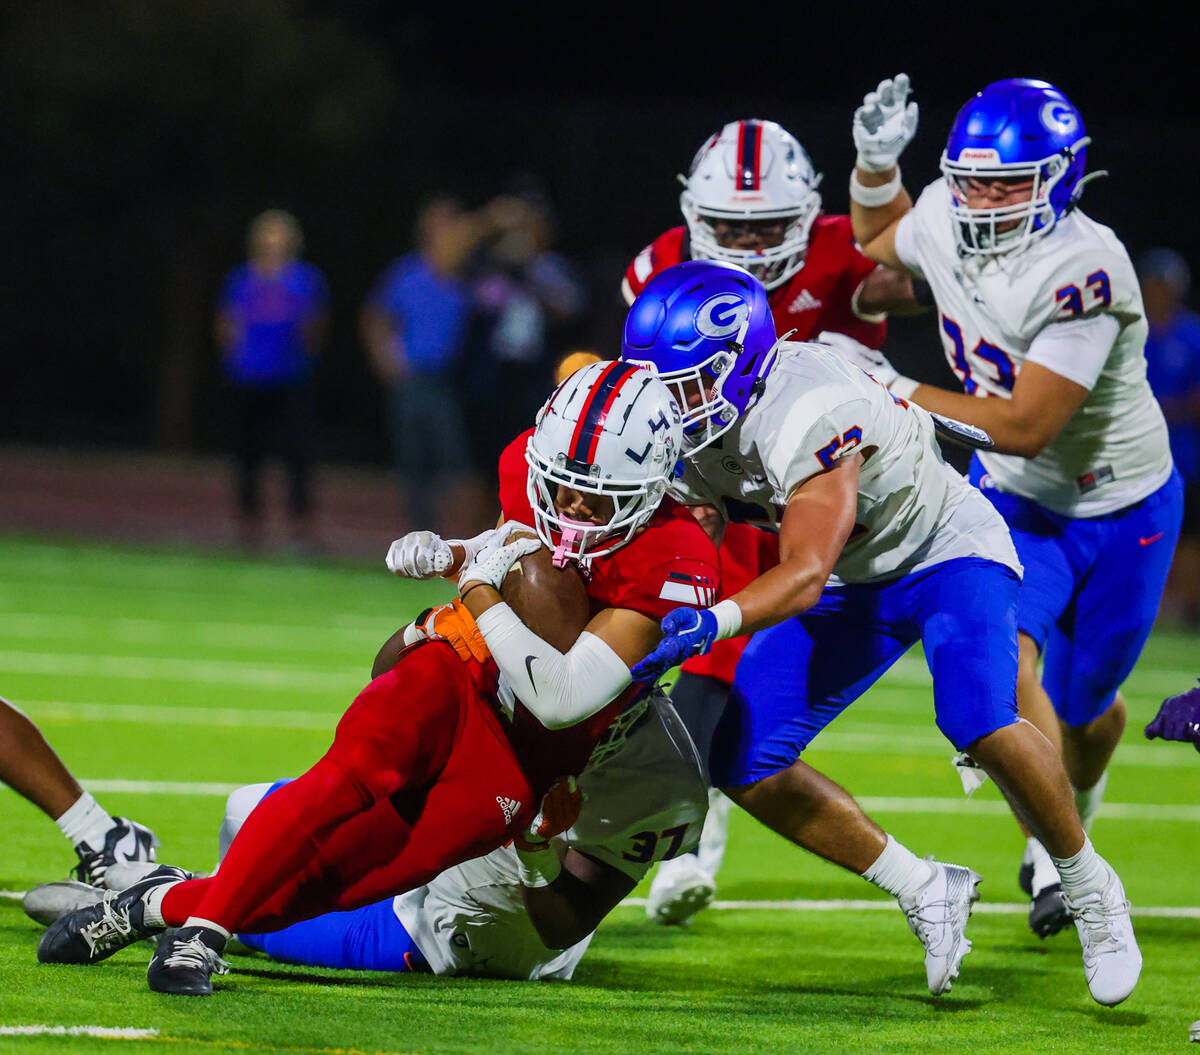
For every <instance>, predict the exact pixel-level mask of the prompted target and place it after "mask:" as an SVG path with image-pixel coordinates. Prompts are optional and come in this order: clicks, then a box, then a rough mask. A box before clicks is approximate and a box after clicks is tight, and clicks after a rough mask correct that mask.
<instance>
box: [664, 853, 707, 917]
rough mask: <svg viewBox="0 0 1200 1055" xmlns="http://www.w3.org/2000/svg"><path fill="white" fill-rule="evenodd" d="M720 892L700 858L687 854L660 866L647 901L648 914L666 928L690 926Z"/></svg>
mask: <svg viewBox="0 0 1200 1055" xmlns="http://www.w3.org/2000/svg"><path fill="white" fill-rule="evenodd" d="M716 892H717V884H716V883H715V882H714V881H713V878H712V876H710V875H709V874H708V873H707V872H706V871H705V870H704V869H703V868H701V867H700V862H699V861H698V860H697V858H696V855H695V854H683V855H682V856H680V857H675V858H673V859H671V860H670V861H662V862H660V863H659V866H658V871H657V872H656V873H655V876H654V881H653V882H652V883H651V884H650V896H649V897H648V898H647V899H646V915H647V916H648V917H649V918H650V919H652V920H653V921H654V922H655V923H661V924H663V925H664V926H671V925H675V926H679V925H680V924H686V923H688V922H690V921H691V918H692V917H693V916H694V915H695V914H696V913H697V912H699V911H700V910H701V909H703V908H707V907H708V905H709V904H711V903H712V899H713V897H714V896H715V895H716Z"/></svg>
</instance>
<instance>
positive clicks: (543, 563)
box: [371, 533, 590, 678]
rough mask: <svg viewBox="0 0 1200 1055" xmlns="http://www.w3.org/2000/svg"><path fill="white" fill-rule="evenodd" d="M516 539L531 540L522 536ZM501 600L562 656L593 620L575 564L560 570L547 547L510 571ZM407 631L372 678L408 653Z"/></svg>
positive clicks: (397, 636)
mask: <svg viewBox="0 0 1200 1055" xmlns="http://www.w3.org/2000/svg"><path fill="white" fill-rule="evenodd" d="M513 537H514V538H521V537H531V536H526V535H524V533H519V534H516V535H514V536H513ZM500 596H501V597H503V598H504V600H505V601H507V602H508V604H509V605H510V606H511V607H512V610H513V611H514V612H516V613H517V618H518V619H520V620H521V622H523V623H524V624H525V625H526V626H527V627H529V629H530V630H532V631H533V632H534V633H535V634H537V636H538V637H540V638H541V639H542V640H543V641H546V642H548V643H549V644H551V645H553V646H554V647H555V648H556V649H558V650H559V651H560V652H566V651H567V649H569V648H570V647H571V646H572V645H573V644H575V639H576V638H577V637H579V632H580V631H581V630H582V629H583V628H584V627H585V626H587V621H588V618H589V616H590V607H589V605H588V596H587V591H586V590H585V589H584V585H583V578H582V577H581V576H580V574H579V571H578V570H577V569H576V567H575V565H574V564H568V565H567V566H566V567H565V568H556V567H555V566H554V561H553V560H552V558H551V555H550V551H549V550H548V549H547V548H546V547H545V546H541V547H539V548H538V549H536V550H534V551H533V552H532V553H530V554H528V555H526V556H524V557H522V558H521V559H520V560H519V561H518V562H517V563H516V564H514V565H513V566H512V568H511V569H509V572H508V575H506V576H505V578H504V582H502V583H501V584H500ZM407 627H408V624H407V623H405V625H404V626H402V627H400V629H399V630H397V631H396V632H395V633H394V634H393V635H392V636H391V637H389V638H388V639H387V641H385V642H384V644H383V647H382V648H381V649H380V650H379V652H378V654H377V655H376V657H375V662H374V664H373V665H372V667H371V677H372V678H377V677H379V675H381V674H383V673H385V672H387V671H389V670H391V669H392V666H393V665H394V664H395V662H396V657H397V656H399V655H400V653H401V651H402V650H403V649H404V631H405V629H407Z"/></svg>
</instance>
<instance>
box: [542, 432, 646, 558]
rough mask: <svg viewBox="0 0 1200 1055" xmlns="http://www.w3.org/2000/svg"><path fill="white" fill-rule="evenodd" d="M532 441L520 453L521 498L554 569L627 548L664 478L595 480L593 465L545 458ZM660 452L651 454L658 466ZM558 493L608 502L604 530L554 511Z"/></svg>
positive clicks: (596, 468) (596, 467)
mask: <svg viewBox="0 0 1200 1055" xmlns="http://www.w3.org/2000/svg"><path fill="white" fill-rule="evenodd" d="M536 439H537V437H536V435H535V436H533V437H531V438H530V441H529V446H528V447H527V448H526V450H525V461H526V462H527V463H528V465H529V481H528V485H527V493H528V497H529V504H530V506H531V507H532V508H533V522H534V528H535V529H536V531H537V533H538V537H539V538H540V539H541V540H542V542H544V543H545V544H546V545H547V546H548V547H549V548H550V549H551V550H553V551H554V563H555V566H556V567H562V566H563V565H564V564H566V563H567V561H569V560H579V561H582V560H589V559H591V558H593V557H602V556H606V555H608V554H610V553H612V552H613V551H614V550H617V549H620V548H621V547H622V546H624V545H626V544H627V543H629V542H631V541H632V540H633V538H634V536H635V535H636V534H637V533H638V530H639V529H640V528H641V527H642V526H643V525H644V524H645V523H646V522H647V521H648V520H649V519H650V518H651V517H652V516H653V515H654V511H655V510H656V509H657V508H658V505H659V503H660V502H661V501H662V497H663V495H664V494H666V491H667V480H666V478H665V477H663V478H661V479H655V480H650V481H647V480H635V479H627V480H621V479H604V480H601V479H600V475H599V470H600V467H599V465H597V464H595V463H593V464H592V465H590V466H587V465H583V464H581V463H579V462H575V461H573V460H572V459H570V458H568V457H567V455H566V454H564V453H563V452H561V451H559V452H558V453H556V454H555V455H554V457H553V458H552V459H549V458H546V457H545V456H544V455H543V454H541V453H540V452H539V451H538V450H537V447H536V446H535V441H536ZM664 457H665V451H663V450H661V449H660V450H656V451H653V452H651V455H650V458H651V459H652V460H653V461H659V460H662V459H663V458H664ZM559 487H568V488H570V489H572V490H574V491H580V492H582V493H583V494H588V495H597V496H601V497H604V498H609V499H611V500H612V503H613V512H612V516H611V517H610V518H609V520H608V523H606V524H593V523H591V522H590V521H580V520H574V519H572V518H571V517H568V516H566V515H565V514H563V513H560V512H559V511H558V506H557V504H556V501H555V499H556V496H557V491H558V488H559Z"/></svg>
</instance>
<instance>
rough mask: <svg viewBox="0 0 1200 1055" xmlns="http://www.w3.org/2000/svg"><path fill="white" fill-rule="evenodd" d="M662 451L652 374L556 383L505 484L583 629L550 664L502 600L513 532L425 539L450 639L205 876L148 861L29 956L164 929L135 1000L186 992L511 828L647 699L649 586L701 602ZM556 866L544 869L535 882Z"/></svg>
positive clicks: (664, 407)
mask: <svg viewBox="0 0 1200 1055" xmlns="http://www.w3.org/2000/svg"><path fill="white" fill-rule="evenodd" d="M679 444H680V422H679V409H678V407H677V405H676V404H675V401H674V400H673V398H672V397H671V395H670V393H669V392H668V391H667V390H666V388H665V387H664V386H663V385H662V383H661V382H659V381H658V380H657V379H656V378H655V377H653V375H652V374H650V373H648V372H647V371H644V370H639V369H636V368H631V367H629V366H627V365H625V364H620V363H608V364H595V365H594V366H591V367H588V368H586V369H584V370H581V371H579V372H578V373H577V374H575V375H573V376H572V377H571V378H569V379H568V380H567V381H566V382H565V383H564V384H563V385H561V386H560V387H559V388H558V389H556V390H555V392H554V394H553V395H552V396H551V398H550V400H549V401H548V402H547V404H546V405H545V407H543V409H542V411H541V413H540V414H539V417H538V424H537V427H536V429H535V430H534V433H533V435H532V436H531V437H530V439H529V441H528V457H529V461H530V469H529V471H528V473H523V474H521V475H522V477H524V481H523V482H524V487H523V493H524V494H527V495H529V496H532V498H533V505H534V508H533V509H532V510H530V509H529V505H530V503H529V501H528V499H526V500H525V507H524V508H525V511H527V512H528V511H531V512H533V513H534V516H533V518H532V519H534V520H535V521H536V523H537V526H538V530H539V531H540V532H541V533H542V535H543V538H545V539H547V540H548V541H550V542H551V543H553V544H554V546H555V550H556V552H557V553H558V554H559V555H560V557H562V558H563V559H564V560H570V559H575V560H577V561H579V560H584V559H586V560H587V562H588V564H589V571H590V574H591V577H590V579H589V580H588V583H587V603H586V604H585V605H584V608H585V610H586V609H587V608H588V607H589V606H590V609H591V618H590V619H589V620H588V622H587V626H586V629H585V630H584V632H583V633H579V634H578V639H577V640H576V641H575V643H574V644H573V645H572V646H571V647H570V648H569V649H568V650H567V651H566V652H565V653H564V652H562V651H559V650H557V649H556V648H554V647H553V646H552V645H550V644H549V643H548V642H547V641H545V640H544V639H542V638H540V637H538V636H537V635H536V634H534V633H533V632H532V631H531V630H530V629H529V628H528V627H527V626H526V625H525V624H524V623H522V622H521V620H520V619H519V618H518V617H517V615H516V613H514V612H513V610H512V609H511V608H510V607H509V606H508V605H507V604H506V603H504V600H503V598H502V595H501V593H500V592H499V587H500V586H501V584H502V583H504V582H505V579H506V577H507V575H508V572H509V569H510V568H511V566H512V565H513V564H514V563H515V562H516V561H517V560H518V558H520V557H521V556H523V555H525V554H528V553H530V552H531V551H532V548H534V547H537V548H540V546H541V543H540V542H538V541H537V540H536V539H528V538H520V537H518V536H517V535H515V534H513V533H511V532H510V531H509V528H510V527H512V526H514V525H515V526H517V527H519V524H515V521H513V519H512V518H511V517H510V518H509V520H510V523H509V524H506V525H505V526H504V527H502V528H498V529H496V530H494V531H492V532H487V533H485V534H484V535H482V536H480V537H479V538H477V539H474V540H470V541H469V542H467V543H460V544H459V545H458V546H457V547H455V546H453V545H448V544H446V543H443V542H442V540H440V539H437V540H436V545H435V546H434V547H433V556H432V557H431V560H432V561H433V562H434V563H438V564H441V568H440V569H439V570H447V569H448V566H449V563H450V562H449V561H443V560H442V558H443V556H444V555H445V554H446V553H449V554H450V555H451V556H452V557H454V558H457V559H456V561H455V563H456V564H457V565H462V569H461V571H458V572H457V579H458V584H459V588H460V591H461V596H460V606H459V607H460V611H458V612H457V614H458V616H459V618H460V619H461V629H460V630H459V631H458V632H457V633H456V634H455V639H454V640H453V642H451V641H448V640H446V639H444V638H442V637H439V636H435V637H432V638H426V639H424V640H419V641H417V642H415V643H414V645H413V646H412V647H411V648H408V649H406V650H405V651H404V652H403V653H401V654H400V656H399V657H398V659H397V661H396V663H395V665H394V666H393V667H392V668H391V669H390V670H388V671H387V672H386V673H384V674H382V675H380V676H379V677H376V678H375V679H374V680H373V681H372V682H371V684H370V685H368V686H367V688H366V689H364V690H363V692H362V693H361V694H360V695H359V697H358V699H357V700H355V702H354V704H353V705H352V706H351V707H350V709H349V710H348V711H347V712H346V714H345V715H344V716H343V718H342V720H341V722H340V723H339V724H338V728H337V733H336V735H335V737H334V742H333V746H332V747H331V748H330V749H329V751H328V752H327V754H326V755H325V756H324V757H323V758H322V759H321V760H320V761H319V762H317V764H316V765H315V766H313V768H312V769H310V770H309V771H308V772H307V773H305V774H304V775H303V776H301V777H299V778H298V779H296V780H294V781H292V782H290V783H289V784H287V785H285V786H284V787H282V788H280V789H279V790H278V791H277V792H275V793H274V794H272V795H270V796H269V797H268V798H266V799H265V800H264V801H263V802H262V803H261V804H260V806H259V807H258V808H257V809H256V810H255V811H254V812H253V814H252V815H251V816H250V817H249V818H248V820H247V822H246V824H245V825H244V826H243V828H242V829H241V831H240V832H239V833H238V836H237V838H235V839H234V841H233V843H232V845H231V846H230V849H229V853H228V854H227V855H226V857H225V860H224V862H223V863H222V866H221V868H220V870H219V872H218V873H217V874H216V875H215V876H213V877H210V878H207V879H190V878H188V876H187V873H185V872H183V871H182V870H180V869H172V868H160V869H158V870H156V871H155V872H153V873H151V874H150V875H148V876H147V877H146V878H145V879H143V880H141V881H140V882H139V883H136V884H134V885H133V886H131V887H130V888H128V889H127V890H125V891H123V892H122V893H120V894H119V895H116V896H115V897H114V898H112V899H111V900H106V901H105V902H104V903H103V904H102V905H98V906H95V907H93V908H90V909H84V910H81V911H79V912H75V913H71V914H69V915H68V916H65V917H63V918H62V919H61V920H59V921H57V922H56V923H55V924H54V925H53V926H52V927H51V928H50V929H49V930H48V931H47V932H46V934H45V935H44V936H43V939H42V942H41V943H40V945H39V947H38V957H39V959H40V960H42V961H43V962H55V963H93V962H96V961H98V960H100V959H104V958H105V957H107V956H109V955H111V954H112V953H113V952H115V951H116V950H118V949H120V948H122V947H124V946H125V945H128V944H129V943H130V942H132V941H135V940H137V939H138V938H139V937H143V936H145V935H147V934H150V933H153V932H154V931H155V930H156V929H162V928H164V927H166V926H171V927H179V928H181V929H180V930H179V931H178V932H177V933H176V934H174V935H173V936H171V937H170V939H169V940H167V941H165V942H163V943H161V944H160V946H159V948H158V950H157V951H156V953H155V956H154V958H153V959H152V960H151V962H150V967H149V971H148V980H149V983H150V986H151V988H153V989H155V990H157V991H159V992H167V993H180V994H197V995H206V994H208V993H211V992H212V981H211V976H212V973H213V971H214V970H218V971H223V970H224V969H225V968H224V967H223V962H222V961H221V959H220V952H221V950H222V949H223V948H224V945H225V942H226V941H227V940H228V938H229V935H230V934H231V933H233V932H239V933H255V932H268V931H274V930H280V929H282V928H283V927H285V926H288V925H290V924H292V923H296V922H299V921H301V920H304V919H311V918H312V917H314V916H317V915H320V914H322V913H324V912H328V911H344V910H350V909H355V908H359V907H361V906H362V905H365V904H370V903H372V902H375V901H379V900H382V899H383V898H385V897H391V896H394V895H396V894H400V893H403V892H405V891H407V890H412V889H414V888H416V887H419V886H422V885H424V884H426V883H428V882H430V881H431V880H432V879H433V878H434V877H435V876H437V875H438V874H439V873H441V872H442V871H444V870H445V869H446V868H448V867H451V866H453V865H456V864H460V863H462V862H463V861H466V860H470V859H472V858H476V857H479V856H481V855H483V854H485V853H488V852H490V851H491V850H494V849H496V848H497V847H499V846H501V845H502V844H503V843H505V842H506V841H508V840H509V839H511V838H513V837H514V836H515V835H516V834H517V833H519V832H521V831H523V830H524V829H525V828H527V827H528V825H529V822H530V820H531V819H532V817H533V815H534V814H535V813H536V811H537V805H538V803H539V802H540V800H541V797H542V795H543V794H544V792H545V791H546V789H547V788H549V786H550V785H551V783H552V782H553V780H554V779H555V778H556V777H559V776H562V775H568V774H577V773H579V772H580V771H581V770H582V769H583V767H584V765H586V763H587V759H588V757H589V756H590V754H591V751H592V749H593V748H594V747H595V745H596V743H597V741H598V740H599V739H600V737H601V735H602V734H604V733H605V731H606V730H607V729H608V728H609V727H610V726H612V725H613V724H614V722H616V721H618V720H620V721H621V722H622V723H628V722H631V721H632V720H634V718H635V717H636V715H637V710H636V708H641V707H645V706H646V702H645V698H646V693H645V691H644V689H643V688H642V687H641V686H638V685H634V684H633V683H632V677H631V674H630V667H631V666H632V665H633V664H635V663H636V662H637V661H638V660H640V659H641V658H643V657H644V656H645V655H646V654H647V653H649V652H650V650H651V649H652V648H653V646H654V644H655V643H656V642H657V640H658V637H659V635H660V631H659V627H658V623H657V619H658V618H660V617H661V615H662V614H665V612H666V611H667V610H669V609H670V608H671V607H672V606H673V605H674V604H676V603H677V600H676V597H677V595H676V594H673V593H669V592H668V593H667V595H666V596H665V597H664V596H662V595H663V592H664V590H665V589H666V587H667V585H668V583H673V582H675V578H674V577H677V576H678V577H681V578H682V579H683V580H686V581H687V582H688V583H690V584H692V586H693V593H692V596H693V599H694V603H695V604H696V605H697V606H698V607H699V606H702V605H703V604H705V603H707V602H708V601H710V600H711V599H712V598H713V597H714V596H715V595H716V591H717V588H718V581H717V569H716V552H715V549H714V547H713V545H712V543H711V541H709V539H708V536H707V535H705V533H704V531H703V530H702V529H701V528H700V527H699V525H697V524H696V522H695V520H694V519H693V518H692V517H691V515H690V514H689V513H688V512H687V511H686V510H684V509H683V508H681V507H677V506H674V504H673V503H672V504H670V505H669V506H667V507H665V508H664V507H662V506H661V502H662V498H663V496H664V494H665V492H666V488H667V482H668V478H669V474H670V473H671V471H672V470H673V468H674V466H675V463H676V461H677V457H678V453H679ZM505 489H506V488H502V494H503V492H504V490H505ZM502 504H503V505H504V507H505V510H506V513H507V512H509V511H511V508H512V503H511V502H504V501H503V498H502ZM417 534H418V536H422V537H424V536H428V533H417ZM403 541H404V540H401V543H400V544H398V547H397V548H398V549H399V550H401V551H403V550H405V548H406V547H405V546H404V545H403ZM416 541H417V545H416V547H415V559H418V558H421V553H422V549H421V545H420V542H421V539H420V538H418V539H417V540H416ZM409 548H412V547H409ZM556 863H557V860H556V858H555V857H554V856H553V855H550V854H547V855H546V868H547V870H548V871H547V874H546V876H545V878H546V879H547V881H549V879H552V878H553V874H554V873H555V872H556V871H557V870H556V869H555V867H554V866H555V865H556Z"/></svg>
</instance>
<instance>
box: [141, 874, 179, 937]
mask: <svg viewBox="0 0 1200 1055" xmlns="http://www.w3.org/2000/svg"><path fill="white" fill-rule="evenodd" d="M182 882H184V880H182V879H181V880H179V882H177V883H159V884H158V886H152V887H151V888H150V889H149V890H147V891H146V892H145V893H144V894H143V895H142V921H143V922H144V923H145V924H146V926H148V927H165V926H166V925H167V921H166V920H165V919H164V918H163V909H162V903H163V898H165V897H166V896H167V894H168V893H169V892H170V891H171V890H174V889H175V887H177V886H179V883H182Z"/></svg>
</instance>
